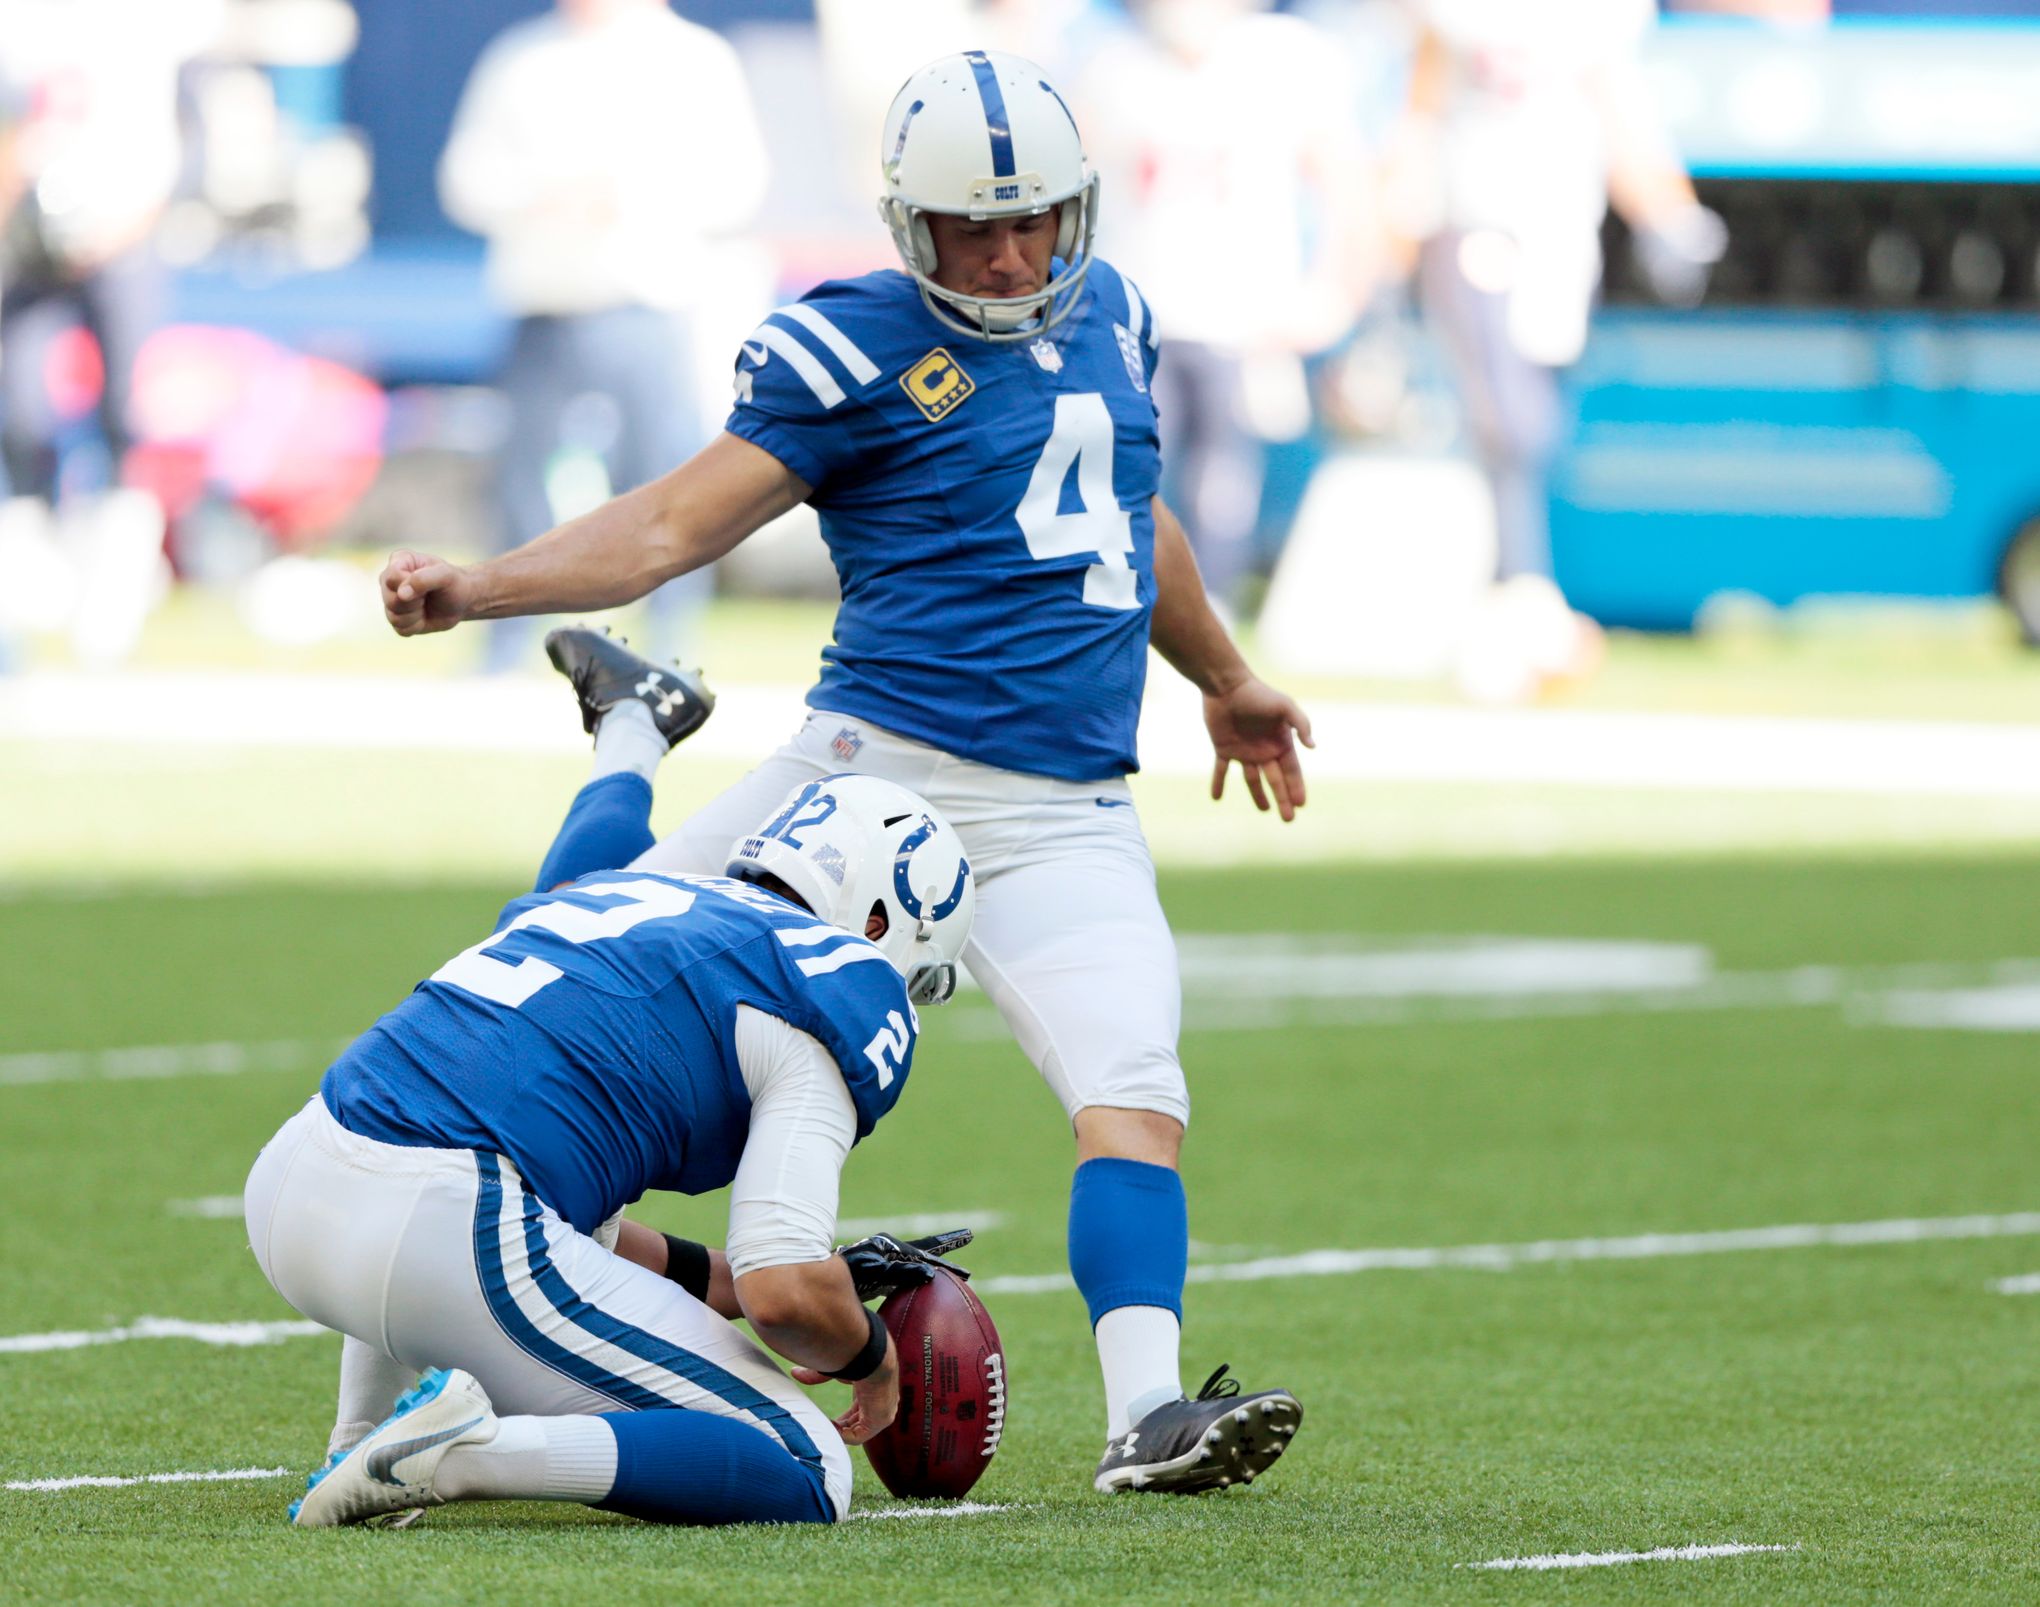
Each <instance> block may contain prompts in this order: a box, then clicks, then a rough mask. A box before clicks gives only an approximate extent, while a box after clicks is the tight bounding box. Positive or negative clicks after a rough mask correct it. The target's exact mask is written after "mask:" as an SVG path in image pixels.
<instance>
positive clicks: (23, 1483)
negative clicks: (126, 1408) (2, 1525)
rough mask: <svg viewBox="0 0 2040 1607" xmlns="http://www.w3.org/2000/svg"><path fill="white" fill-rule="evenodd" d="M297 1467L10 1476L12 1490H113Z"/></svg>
mask: <svg viewBox="0 0 2040 1607" xmlns="http://www.w3.org/2000/svg"><path fill="white" fill-rule="evenodd" d="M296 1471H297V1469H295V1468H222V1469H220V1470H219V1471H218V1472H213V1473H140V1474H136V1475H135V1476H133V1477H131V1478H114V1477H110V1476H108V1475H105V1474H82V1475H80V1476H78V1477H76V1478H69V1479H10V1480H9V1481H8V1482H7V1483H6V1484H5V1485H4V1486H0V1489H8V1490H83V1489H93V1490H113V1489H118V1488H120V1487H121V1486H123V1485H129V1484H214V1483H222V1482H227V1481H234V1480H242V1479H281V1478H284V1477H286V1476H287V1475H289V1474H292V1473H295V1472H296Z"/></svg>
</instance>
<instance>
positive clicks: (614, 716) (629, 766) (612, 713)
mask: <svg viewBox="0 0 2040 1607" xmlns="http://www.w3.org/2000/svg"><path fill="white" fill-rule="evenodd" d="M666 753H667V748H666V739H665V738H664V737H662V736H660V735H659V727H658V725H657V724H656V723H655V722H654V721H653V719H652V711H651V710H650V709H648V708H646V707H645V706H644V705H643V704H642V703H640V702H638V700H637V699H636V698H634V697H633V698H625V699H624V700H623V701H622V702H621V703H612V704H610V705H609V707H608V708H606V709H604V710H603V711H602V718H601V719H599V720H597V721H596V722H595V769H594V772H593V774H591V775H590V776H589V777H588V779H589V780H590V781H600V780H601V779H602V778H603V777H604V776H614V775H621V774H622V773H624V772H625V771H628V772H629V773H630V774H632V775H634V776H643V777H644V778H645V780H647V781H650V780H651V779H652V778H653V777H654V776H655V775H657V774H658V772H659V763H660V761H661V760H663V759H664V758H665V757H666Z"/></svg>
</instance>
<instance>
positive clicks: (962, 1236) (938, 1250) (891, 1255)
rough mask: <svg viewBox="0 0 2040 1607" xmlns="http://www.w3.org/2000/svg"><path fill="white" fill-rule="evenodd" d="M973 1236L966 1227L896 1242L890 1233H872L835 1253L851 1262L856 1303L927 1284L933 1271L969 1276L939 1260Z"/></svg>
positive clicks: (961, 1268) (967, 1273) (960, 1247)
mask: <svg viewBox="0 0 2040 1607" xmlns="http://www.w3.org/2000/svg"><path fill="white" fill-rule="evenodd" d="M974 1237H976V1235H974V1234H973V1233H972V1232H971V1230H970V1229H969V1228H952V1229H951V1230H950V1231H949V1232H947V1233H935V1234H930V1235H929V1236H928V1237H927V1238H925V1239H896V1238H894V1237H893V1236H892V1235H891V1234H890V1233H874V1234H872V1235H871V1237H869V1238H868V1239H859V1240H858V1241H857V1242H856V1243H855V1244H846V1245H844V1246H843V1247H842V1248H841V1249H840V1250H839V1251H837V1254H839V1255H840V1256H842V1258H843V1259H844V1260H845V1261H847V1262H849V1263H850V1277H851V1281H852V1282H854V1283H855V1284H856V1285H857V1298H858V1299H859V1300H876V1299H877V1298H878V1297H879V1296H880V1295H889V1294H892V1293H893V1292H894V1291H895V1290H899V1289H909V1288H912V1287H913V1286H914V1285H916V1284H921V1283H927V1282H928V1281H929V1280H930V1279H932V1278H933V1277H934V1276H935V1269H936V1268H937V1267H940V1268H941V1269H942V1270H943V1271H944V1272H953V1273H955V1274H956V1275H957V1276H958V1277H959V1278H968V1277H969V1276H970V1273H969V1272H968V1271H967V1270H966V1269H965V1268H963V1267H959V1266H957V1265H955V1264H954V1263H953V1262H949V1261H945V1260H943V1259H942V1258H943V1257H944V1256H946V1255H950V1254H952V1253H953V1252H955V1251H957V1250H961V1249H962V1248H963V1247H964V1246H965V1245H966V1244H968V1243H970V1241H971V1240H972V1239H973V1238H974Z"/></svg>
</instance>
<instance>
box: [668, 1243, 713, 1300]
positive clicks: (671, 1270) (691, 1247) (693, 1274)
mask: <svg viewBox="0 0 2040 1607" xmlns="http://www.w3.org/2000/svg"><path fill="white" fill-rule="evenodd" d="M662 1237H663V1238H664V1239H665V1241H666V1276H667V1277H669V1278H671V1279H672V1280H673V1281H674V1282H675V1283H677V1284H679V1285H680V1287H681V1288H683V1289H685V1290H686V1291H687V1292H688V1293H689V1294H691V1295H692V1296H694V1298H695V1299H696V1300H706V1299H707V1298H708V1280H709V1275H710V1273H711V1271H712V1270H713V1268H712V1266H711V1264H710V1262H709V1259H708V1246H707V1245H705V1244H696V1243H695V1242H694V1241H693V1240H692V1239H676V1238H674V1237H673V1235H672V1234H670V1233H667V1234H664V1235H662Z"/></svg>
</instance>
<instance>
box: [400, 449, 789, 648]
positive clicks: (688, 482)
mask: <svg viewBox="0 0 2040 1607" xmlns="http://www.w3.org/2000/svg"><path fill="white" fill-rule="evenodd" d="M811 489H812V488H811V487H810V486H809V485H808V483H807V482H806V481H805V480H803V479H801V478H800V476H799V475H797V474H795V473H794V472H793V471H792V470H791V469H789V468H788V467H787V466H786V465H785V464H783V463H781V462H780V461H779V459H777V458H775V457H774V456H773V455H772V454H771V453H769V452H767V451H765V450H764V449H763V448H762V447H756V446H753V445H752V444H751V443H750V442H749V441H743V440H739V439H738V438H737V437H736V436H734V435H728V434H724V435H719V436H717V437H716V438H715V439H714V440H713V441H711V442H710V443H709V444H708V445H707V446H705V447H703V448H702V449H701V450H700V451H699V452H697V453H695V455H694V456H693V457H691V458H689V459H688V460H687V461H686V462H685V463H683V464H681V465H680V467H679V468H677V469H675V470H674V471H673V472H672V473H671V474H668V475H666V476H665V477H663V478H662V479H658V480H654V481H652V483H651V484H650V485H645V486H640V487H638V489H637V490H635V491H626V492H625V493H624V494H623V495H622V496H620V497H616V498H613V499H612V500H610V501H608V502H605V503H604V504H603V505H602V506H601V507H599V508H597V509H596V510H595V511H594V512H593V513H589V514H584V515H583V516H582V517H580V518H578V519H570V520H568V521H567V522H566V523H565V524H563V525H560V526H558V527H556V528H555V529H552V530H548V531H547V532H546V533H545V534H544V535H542V536H540V537H539V538H538V539H537V540H536V541H532V542H528V543H527V544H525V545H524V546H522V547H519V548H517V549H516V551H514V552H507V553H505V554H503V555H502V556H501V557H500V558H491V559H488V560H486V561H485V562H482V563H478V564H470V565H466V566H462V565H459V564H452V563H448V562H447V561H446V560H445V559H443V558H436V557H433V556H432V555H431V554H429V553H419V552H399V553H396V554H393V555H392V556H391V558H390V561H389V563H388V564H387V565H386V566H385V567H384V569H383V572H382V599H383V613H384V615H385V616H386V617H387V618H388V620H389V622H390V627H391V629H393V630H394V631H396V633H397V634H398V635H399V636H420V635H424V634H426V633H428V632H431V631H443V630H451V629H452V628H453V627H454V626H455V625H458V624H459V623H460V622H461V621H462V620H467V619H503V618H507V617H509V616H511V615H516V614H568V613H581V612H585V611H587V610H590V609H598V608H615V607H618V606H620V605H621V604H624V603H628V602H635V601H636V600H637V599H638V598H640V597H642V596H644V595H645V594H646V593H647V592H649V591H651V590H652V589H653V588H654V587H656V586H658V585H660V584H662V583H663V582H665V581H668V580H671V579H672V578H673V577H674V576H675V575H684V574H686V573H687V572H688V571H689V570H692V569H699V568H700V567H701V566H702V565H703V564H709V563H713V562H715V560H716V559H718V558H720V557H721V556H722V555H723V554H724V553H726V552H728V551H729V550H730V549H731V548H732V547H734V546H736V544H737V543H738V542H740V541H742V540H743V539H744V537H746V536H748V535H749V534H750V533H751V532H752V531H754V530H756V529H757V528H758V527H759V526H760V525H762V524H765V523H767V522H768V521H769V520H772V519H776V518H777V517H778V516H779V515H780V514H782V513H785V512H786V511H787V510H788V509H789V508H792V507H795V506H797V505H799V504H800V503H802V502H804V501H806V500H807V496H808V493H809V491H810V490H811Z"/></svg>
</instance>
